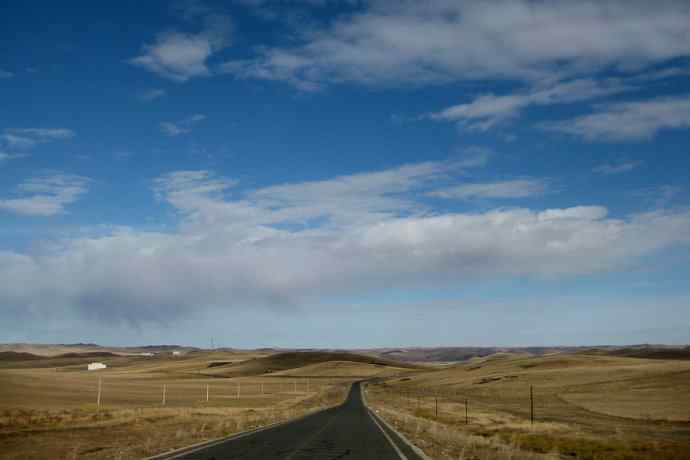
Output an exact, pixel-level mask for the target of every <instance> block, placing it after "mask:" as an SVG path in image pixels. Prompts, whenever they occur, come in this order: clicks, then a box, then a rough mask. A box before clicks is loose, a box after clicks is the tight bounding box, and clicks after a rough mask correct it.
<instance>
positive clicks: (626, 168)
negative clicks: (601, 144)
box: [592, 161, 642, 175]
mask: <svg viewBox="0 0 690 460" xmlns="http://www.w3.org/2000/svg"><path fill="white" fill-rule="evenodd" d="M640 166H642V162H641V161H624V162H622V163H604V164H601V165H599V166H596V167H595V168H594V169H592V171H594V172H596V173H599V174H606V175H612V174H623V173H626V172H630V171H632V170H633V169H637V168H639V167H640Z"/></svg>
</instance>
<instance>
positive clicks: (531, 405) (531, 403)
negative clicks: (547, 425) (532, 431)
mask: <svg viewBox="0 0 690 460" xmlns="http://www.w3.org/2000/svg"><path fill="white" fill-rule="evenodd" d="M529 420H530V424H531V425H534V393H533V392H532V385H530V386H529Z"/></svg>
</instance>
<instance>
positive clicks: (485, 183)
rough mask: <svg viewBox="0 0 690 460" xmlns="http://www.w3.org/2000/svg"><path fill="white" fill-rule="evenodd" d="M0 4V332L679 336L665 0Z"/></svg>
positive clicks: (239, 339) (60, 338) (674, 28)
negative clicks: (0, 50)
mask: <svg viewBox="0 0 690 460" xmlns="http://www.w3.org/2000/svg"><path fill="white" fill-rule="evenodd" d="M0 21H2V27H1V28H0V36H1V37H2V43H3V54H2V57H1V58H0V101H2V102H1V104H0V108H1V109H0V178H1V179H2V180H0V236H1V238H0V314H1V315H2V321H1V322H0V341H4V342H12V341H42V342H75V341H95V342H99V343H104V344H130V343H161V342H166V343H185V344H191V345H201V346H205V345H208V343H209V341H210V337H214V338H215V343H216V344H219V345H223V346H238V347H255V346H256V347H259V346H286V347H292V346H304V347H369V346H402V345H427V346H431V345H494V344H499V345H543V344H551V345H559V344H562V345H573V344H625V343H641V342H654V343H660V342H663V343H687V342H688V341H689V340H688V337H690V308H689V307H690V302H689V301H690V288H688V279H689V275H690V269H689V268H688V267H689V265H688V262H690V257H689V256H690V250H689V249H690V248H689V246H690V207H689V206H688V205H689V204H690V203H689V199H690V195H689V191H688V185H689V184H688V172H687V171H688V167H689V166H690V160H689V159H688V147H689V146H690V137H689V131H688V130H689V129H690V6H689V5H688V4H687V2H674V1H667V2H661V3H659V4H656V5H650V4H649V2H642V1H639V2H637V1H632V2H630V1H626V2H623V1H615V0H609V1H603V2H601V1H598V2H569V1H560V0H559V1H554V2H542V1H528V0H519V1H512V2H503V1H488V2H486V1H484V2H474V1H465V2H462V1H452V2H451V1H448V2H446V1H434V2H423V3H420V2H388V1H377V0H374V1H369V2H368V1H361V2H360V1H352V2H329V1H326V0H323V1H318V0H313V1H306V0H305V1H295V2H280V1H275V2H272V1H262V0H244V1H236V2H212V1H207V2H200V1H173V2H144V3H142V2H119V3H117V4H111V5H105V4H98V3H93V2H70V3H69V4H68V5H64V4H60V5H57V4H55V3H53V2H22V3H21V4H15V5H3V6H2V7H0Z"/></svg>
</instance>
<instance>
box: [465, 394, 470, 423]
mask: <svg viewBox="0 0 690 460" xmlns="http://www.w3.org/2000/svg"><path fill="white" fill-rule="evenodd" d="M468 404H469V401H468V400H467V399H465V425H469V424H470V416H469V414H468V409H467V406H468Z"/></svg>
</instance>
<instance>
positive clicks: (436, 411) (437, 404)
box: [436, 396, 438, 417]
mask: <svg viewBox="0 0 690 460" xmlns="http://www.w3.org/2000/svg"><path fill="white" fill-rule="evenodd" d="M436 417H438V396H436Z"/></svg>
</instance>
